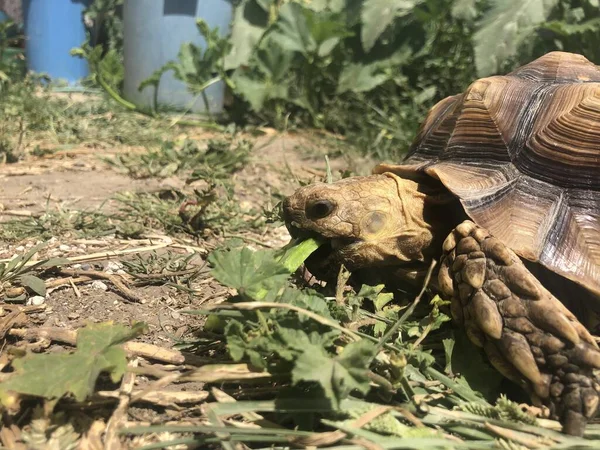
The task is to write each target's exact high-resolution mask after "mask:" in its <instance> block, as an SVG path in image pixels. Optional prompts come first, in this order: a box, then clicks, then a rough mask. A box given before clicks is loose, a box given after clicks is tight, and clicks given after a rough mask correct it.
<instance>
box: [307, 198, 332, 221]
mask: <svg viewBox="0 0 600 450" xmlns="http://www.w3.org/2000/svg"><path fill="white" fill-rule="evenodd" d="M334 208H335V205H334V204H333V203H332V202H330V201H329V200H317V201H315V202H312V203H309V204H308V205H306V217H308V218H309V219H324V218H325V217H327V216H328V215H330V214H331V213H332V212H333V210H334Z"/></svg>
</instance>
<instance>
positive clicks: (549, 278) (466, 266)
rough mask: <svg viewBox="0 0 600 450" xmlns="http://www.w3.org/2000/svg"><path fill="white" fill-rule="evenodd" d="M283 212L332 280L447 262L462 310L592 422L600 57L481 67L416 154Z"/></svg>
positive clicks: (516, 372)
mask: <svg viewBox="0 0 600 450" xmlns="http://www.w3.org/2000/svg"><path fill="white" fill-rule="evenodd" d="M282 213H283V218H284V221H285V223H286V226H287V228H288V230H289V232H290V234H291V235H292V237H300V236H309V235H314V236H320V237H321V238H322V239H324V240H325V241H326V242H327V244H326V245H323V246H322V247H321V248H320V249H319V250H318V251H317V252H316V253H315V254H313V256H311V258H310V259H309V260H307V262H306V265H307V267H308V269H309V270H310V271H311V272H313V274H316V275H317V276H319V277H320V278H322V279H327V277H328V276H330V275H331V274H333V273H336V271H337V269H336V268H339V266H340V264H344V265H345V267H346V268H348V269H349V270H350V271H352V272H353V273H361V272H362V273H363V274H366V277H367V279H368V277H371V278H375V277H377V278H378V279H380V280H383V281H384V282H393V281H394V280H401V279H406V278H412V279H413V280H418V279H419V275H422V274H423V273H424V272H425V271H426V270H425V269H426V268H427V267H428V266H429V265H430V263H431V261H432V260H436V261H439V264H438V268H439V269H437V276H434V277H433V280H434V281H435V283H434V286H433V287H434V288H436V289H438V290H439V292H440V293H441V294H442V295H443V296H445V298H449V299H451V302H450V303H451V306H450V311H451V315H452V317H453V321H454V322H455V323H456V324H458V325H459V326H461V327H463V328H464V330H465V331H466V334H467V335H468V337H469V339H470V340H471V341H472V342H473V343H474V344H476V345H477V346H479V347H482V348H483V350H484V352H485V354H486V355H487V357H488V359H489V361H490V363H491V364H492V365H493V366H494V367H495V368H496V369H497V370H499V371H500V372H501V373H502V374H503V375H504V376H505V377H506V378H508V379H510V380H512V381H514V382H515V383H518V384H519V385H521V386H522V387H523V388H524V389H526V391H527V392H528V393H529V395H530V396H531V399H532V402H533V403H534V405H537V406H541V407H545V410H546V411H547V412H549V416H550V417H551V418H554V419H557V420H559V421H560V422H561V424H562V430H563V432H564V433H567V434H571V435H582V434H583V432H584V430H585V427H586V425H587V422H588V421H589V420H590V419H591V418H593V417H594V416H595V414H596V411H597V410H598V404H599V399H600V377H599V376H598V374H597V373H596V369H600V350H599V348H598V345H597V343H596V341H595V339H594V338H593V336H592V334H591V333H590V331H588V328H587V327H590V326H592V325H593V324H592V323H591V321H587V320H586V319H589V318H591V317H595V315H594V314H590V312H595V311H596V310H597V309H598V305H600V68H599V67H596V66H595V65H594V64H592V63H591V62H590V61H588V60H587V59H586V58H585V57H583V56H581V55H577V54H572V53H565V52H551V53H548V54H545V55H543V56H541V57H540V58H538V59H536V60H534V61H533V62H530V63H529V64H527V65H524V66H522V67H520V68H518V69H516V70H514V71H513V72H511V73H509V74H507V75H502V76H500V75H498V76H491V77H486V78H482V79H478V80H476V81H475V82H473V83H472V84H471V85H470V86H469V87H468V88H467V89H466V91H465V92H464V93H461V94H458V95H454V96H451V97H448V98H445V99H443V100H441V101H440V102H439V103H437V104H436V105H435V106H433V108H432V109H431V110H430V111H429V113H428V114H427V115H426V117H425V119H424V121H423V123H422V124H421V126H420V129H419V131H418V133H417V136H416V138H415V140H414V141H413V143H412V145H411V147H410V149H409V151H408V153H407V155H406V157H405V158H404V159H403V161H402V162H401V163H400V164H395V165H394V164H380V165H378V166H376V167H375V168H374V169H373V171H372V175H370V176H365V177H362V176H356V177H350V178H345V179H342V180H339V181H336V182H334V183H329V184H326V183H315V184H311V185H307V186H303V187H301V188H299V189H298V190H297V191H296V192H294V193H293V194H292V195H290V196H289V197H287V198H286V199H285V200H284V202H283V204H282ZM328 274H329V275H328ZM559 299H560V300H559ZM578 302H579V306H577V304H578ZM567 306H568V307H567ZM578 307H579V312H580V313H581V314H580V315H579V316H577V315H576V314H575V313H576V312H577V308H578ZM586 322H589V323H586ZM586 326H587V327H586Z"/></svg>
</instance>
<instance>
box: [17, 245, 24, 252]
mask: <svg viewBox="0 0 600 450" xmlns="http://www.w3.org/2000/svg"><path fill="white" fill-rule="evenodd" d="M15 250H16V251H18V252H23V251H25V247H23V246H22V245H19V246H18V247H17V248H15Z"/></svg>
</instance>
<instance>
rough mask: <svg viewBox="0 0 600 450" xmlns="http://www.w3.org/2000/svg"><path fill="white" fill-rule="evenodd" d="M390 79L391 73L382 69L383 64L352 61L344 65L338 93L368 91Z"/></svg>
mask: <svg viewBox="0 0 600 450" xmlns="http://www.w3.org/2000/svg"><path fill="white" fill-rule="evenodd" d="M389 79H390V75H388V74H386V73H384V72H383V71H382V70H381V65H380V64H379V63H378V62H376V63H370V64H363V63H350V64H348V65H346V66H345V67H344V69H343V70H342V73H341V74H340V79H339V82H338V86H337V93H338V94H342V93H344V92H348V91H351V92H368V91H370V90H372V89H374V88H376V87H377V86H379V85H380V84H383V83H385V82H386V81H387V80H389Z"/></svg>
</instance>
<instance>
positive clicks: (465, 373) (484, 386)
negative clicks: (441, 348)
mask: <svg viewBox="0 0 600 450" xmlns="http://www.w3.org/2000/svg"><path fill="white" fill-rule="evenodd" d="M445 350H446V352H450V354H451V359H450V361H451V365H450V369H451V371H452V372H453V373H454V374H456V375H460V376H459V377H457V379H456V380H455V381H456V382H457V383H459V384H462V385H464V386H466V387H467V388H469V389H471V390H472V391H473V392H474V393H480V395H483V396H484V397H485V398H486V399H487V400H489V401H492V400H494V399H495V398H496V397H497V396H498V394H499V390H500V384H501V383H502V380H503V377H502V375H501V374H500V372H498V371H497V370H496V369H494V368H493V367H492V366H491V365H490V364H489V362H488V361H487V358H485V357H484V356H483V354H482V351H481V349H479V348H477V347H476V346H475V345H474V344H473V343H472V342H471V341H469V339H468V338H467V335H466V334H465V333H464V332H463V331H457V332H455V333H454V345H453V346H452V347H450V346H449V345H446V346H445Z"/></svg>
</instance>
